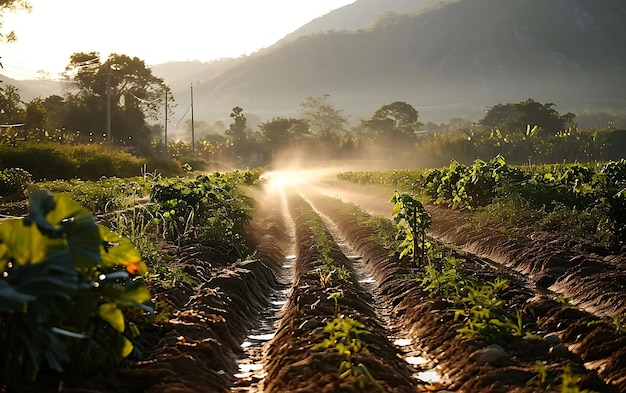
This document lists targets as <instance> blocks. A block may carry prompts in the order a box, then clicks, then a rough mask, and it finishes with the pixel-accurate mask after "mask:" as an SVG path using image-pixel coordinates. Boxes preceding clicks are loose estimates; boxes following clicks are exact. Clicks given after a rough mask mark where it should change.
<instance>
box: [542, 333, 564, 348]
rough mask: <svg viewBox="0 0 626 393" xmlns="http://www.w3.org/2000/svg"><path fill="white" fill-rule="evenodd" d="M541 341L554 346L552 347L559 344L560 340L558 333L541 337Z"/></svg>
mask: <svg viewBox="0 0 626 393" xmlns="http://www.w3.org/2000/svg"><path fill="white" fill-rule="evenodd" d="M543 341H544V342H545V343H546V344H548V345H550V346H554V345H557V344H560V343H561V339H560V338H559V335H558V333H548V334H546V335H545V336H543Z"/></svg>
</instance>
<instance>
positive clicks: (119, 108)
mask: <svg viewBox="0 0 626 393" xmlns="http://www.w3.org/2000/svg"><path fill="white" fill-rule="evenodd" d="M66 73H67V75H72V76H73V83H74V85H75V87H76V88H77V89H78V93H76V94H75V97H74V99H73V100H70V103H72V102H73V103H75V104H78V105H77V106H78V107H77V108H74V110H75V111H77V112H79V113H81V112H87V113H91V116H92V117H93V118H96V119H98V120H97V121H96V122H95V123H96V124H94V123H93V122H89V121H88V122H82V124H76V125H75V126H80V128H79V129H80V130H81V132H83V131H85V132H94V131H98V132H102V131H104V130H106V124H107V121H108V120H109V119H108V110H107V108H109V105H110V111H111V112H110V115H111V117H110V121H111V133H112V137H113V139H114V140H115V141H116V143H123V144H128V143H130V144H132V145H135V146H137V143H139V141H145V140H146V139H148V137H149V134H150V127H149V126H148V124H147V121H146V119H148V118H151V119H154V120H156V119H158V118H159V117H160V115H161V114H162V112H163V110H162V108H163V106H164V101H165V94H168V98H169V97H171V95H170V92H169V87H167V86H166V85H165V84H164V82H163V79H161V78H158V77H156V76H154V75H153V74H152V71H151V70H150V68H148V67H146V64H145V62H144V61H143V60H141V59H139V58H137V57H130V56H127V55H120V54H117V53H112V54H110V55H109V57H108V59H107V60H106V61H105V62H101V59H100V55H99V53H98V52H90V53H84V52H83V53H75V54H73V55H72V56H71V57H70V64H69V65H68V66H67V67H66ZM169 100H171V98H169ZM81 117H82V118H84V117H83V116H81ZM85 120H86V119H85ZM94 128H96V129H94ZM131 141H134V142H131Z"/></svg>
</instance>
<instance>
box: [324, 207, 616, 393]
mask: <svg viewBox="0 0 626 393" xmlns="http://www.w3.org/2000/svg"><path fill="white" fill-rule="evenodd" d="M325 198H326V197H325ZM326 199H327V201H326V202H325V203H324V204H321V203H320V206H325V207H324V209H323V213H324V214H326V215H329V216H332V217H336V218H340V217H343V219H338V221H337V222H338V223H339V226H340V229H341V231H342V232H343V233H344V234H345V235H346V237H347V238H348V239H350V240H351V241H353V242H354V244H357V245H359V248H360V249H361V250H362V251H365V250H367V252H364V255H375V249H376V248H377V247H382V246H384V244H380V243H381V242H380V240H381V239H384V237H383V238H381V236H380V233H381V226H380V225H379V224H378V223H377V222H376V220H373V219H372V218H371V217H369V216H368V215H367V214H365V213H363V212H362V211H360V209H359V208H358V207H356V206H354V205H347V204H345V203H342V202H341V201H338V200H333V198H326ZM385 232H389V229H388V230H387V231H385ZM386 239H387V240H386V241H385V242H383V243H386V244H387V246H386V247H387V248H388V249H392V250H395V252H396V255H398V254H399V253H400V250H399V249H397V248H396V246H397V240H395V235H390V234H389V233H388V235H387V236H386ZM430 241H431V242H432V247H431V248H430V249H429V251H428V253H427V257H426V260H427V261H428V262H427V263H426V265H425V266H422V267H418V266H415V265H414V264H413V262H412V260H411V258H410V257H405V258H404V260H401V261H399V262H397V263H391V264H390V263H389V261H388V260H387V261H385V260H377V259H376V258H372V259H370V260H366V262H367V263H368V264H373V268H374V271H376V272H377V273H376V274H375V278H377V279H379V280H380V281H381V284H380V288H379V289H380V291H381V292H382V293H386V294H387V295H388V296H390V297H389V299H388V302H389V303H390V304H394V305H396V306H395V307H394V313H397V314H398V315H402V316H403V321H404V323H406V324H407V330H409V331H411V332H413V333H414V334H415V335H416V337H415V338H416V340H418V341H420V342H422V343H423V345H424V347H425V349H426V350H427V351H428V352H430V353H431V355H433V356H435V357H436V358H437V359H438V360H439V362H440V363H441V365H442V366H443V367H444V369H443V370H444V372H445V371H448V372H449V374H448V375H450V376H453V377H454V378H455V379H453V380H452V381H451V387H452V388H456V389H461V390H465V391H510V390H512V389H517V390H516V391H549V390H550V389H553V388H556V387H557V386H560V387H561V389H563V391H583V390H582V389H583V388H584V389H590V390H586V391H592V390H593V391H602V392H604V391H606V392H609V391H618V389H622V388H623V382H621V381H620V378H621V376H622V375H623V373H622V371H621V369H620V367H619V366H617V364H620V362H622V361H623V354H621V353H620V352H619V351H615V352H613V353H610V352H608V351H609V350H608V349H609V348H613V349H617V348H620V342H621V340H622V338H620V337H621V335H622V333H621V329H622V327H621V326H622V325H621V324H620V323H617V324H614V323H611V322H610V321H601V320H599V319H598V318H597V317H593V316H591V315H589V314H587V313H585V312H583V311H581V310H579V309H577V308H576V307H575V306H574V305H572V304H570V303H568V302H567V300H564V299H563V298H559V297H557V296H554V297H553V298H552V299H550V298H549V296H546V295H545V294H533V292H532V291H531V290H530V289H529V288H527V287H526V286H525V283H524V281H523V280H521V279H520V278H519V276H518V275H516V274H514V273H509V272H508V271H507V270H506V269H503V268H502V267H498V266H490V265H488V264H486V262H484V261H482V262H481V261H479V260H477V259H476V258H474V257H472V256H471V255H463V254H458V253H456V252H453V251H452V250H447V249H445V248H442V247H441V246H439V245H437V244H436V242H434V241H433V240H432V239H430ZM375 243H378V244H379V245H378V246H377V245H376V244H375ZM609 332H612V333H609ZM568 348H570V349H568ZM572 348H575V352H572V351H571V349H572ZM492 356H493V357H492ZM468 359H469V361H468ZM600 359H602V360H600ZM586 362H587V363H586ZM588 362H592V363H593V362H597V363H594V364H604V366H603V368H601V369H600V371H596V370H593V367H595V366H593V365H592V366H591V367H592V369H586V368H585V366H584V364H592V363H588ZM597 372H600V373H601V378H602V379H604V380H605V382H601V381H600V380H599V378H598V375H597V374H596V373H597ZM618 386H619V387H618ZM492 389H493V390H492ZM506 389H508V390H506ZM567 389H569V390H567Z"/></svg>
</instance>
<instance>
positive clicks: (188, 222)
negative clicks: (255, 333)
mask: <svg viewBox="0 0 626 393" xmlns="http://www.w3.org/2000/svg"><path fill="white" fill-rule="evenodd" d="M2 176H4V177H2ZM7 178H8V179H9V181H5V183H7V184H9V185H11V186H12V187H14V190H17V191H23V188H24V187H26V184H24V183H28V181H29V180H30V179H29V178H28V176H25V175H24V173H23V172H22V171H19V170H17V171H16V170H5V171H2V173H1V175H0V180H2V179H5V180H6V179H7ZM258 179H259V173H258V172H255V171H249V172H237V171H236V172H230V173H217V172H215V173H213V174H208V175H200V176H196V177H177V178H159V177H147V176H144V177H141V178H133V179H117V178H108V179H102V180H100V181H98V182H82V181H78V180H73V181H66V182H64V181H55V182H47V183H39V184H37V185H34V184H31V185H29V186H28V191H27V194H28V202H29V206H28V214H27V215H26V216H25V217H19V218H18V217H15V218H10V219H4V220H2V221H0V390H2V391H4V390H7V391H29V390H30V389H31V388H30V386H31V385H32V384H33V383H34V382H35V381H36V380H37V379H38V377H39V376H40V374H41V373H50V372H53V373H56V374H58V375H89V374H91V373H100V372H102V370H104V369H107V368H111V367H116V366H117V365H119V364H120V363H121V362H122V361H123V360H125V359H137V358H140V356H141V350H140V349H139V348H138V347H137V345H136V343H137V340H138V337H139V335H140V333H141V330H142V327H143V326H145V324H152V323H154V321H155V320H154V318H155V315H157V316H158V315H165V314H167V312H166V310H159V307H161V306H162V305H160V304H152V303H151V299H152V298H153V296H152V293H151V292H152V291H151V289H152V288H159V287H161V288H162V287H168V286H172V285H175V283H176V281H177V280H185V279H186V277H185V274H184V273H183V272H181V271H179V270H177V269H175V268H172V267H171V266H170V265H169V261H170V260H171V259H172V256H171V255H168V254H167V253H166V252H164V251H163V250H162V249H160V245H163V244H175V245H185V244H189V243H198V244H201V243H202V244H210V245H212V247H215V248H216V252H219V253H221V254H223V255H224V258H232V259H235V258H238V257H240V256H242V255H244V254H245V253H246V252H247V251H246V248H245V244H244V242H243V239H242V237H241V233H242V230H243V226H244V224H245V223H246V222H247V220H248V219H249V217H250V211H251V208H252V206H253V201H252V199H251V198H249V197H247V196H246V193H245V191H244V189H245V188H246V187H247V186H252V185H254V184H256V182H257V181H258ZM0 184H2V183H1V182H0ZM50 190H53V191H54V192H51V191H50ZM140 202H141V203H140ZM85 206H88V207H89V208H86V207H85ZM92 211H93V213H92ZM103 213H107V214H105V215H102V214H103ZM155 311H156V312H155Z"/></svg>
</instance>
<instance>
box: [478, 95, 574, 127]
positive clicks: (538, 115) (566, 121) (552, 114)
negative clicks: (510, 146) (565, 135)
mask: <svg viewBox="0 0 626 393" xmlns="http://www.w3.org/2000/svg"><path fill="white" fill-rule="evenodd" d="M555 107H556V105H555V104H552V103H547V104H541V103H539V102H537V101H534V100H532V99H528V100H526V101H523V102H519V103H514V104H512V103H509V104H497V105H494V106H493V107H491V108H490V109H489V110H488V111H487V113H486V114H485V117H483V118H482V119H481V120H480V121H479V124H480V125H481V126H484V127H486V128H487V129H488V130H496V129H498V130H499V131H500V132H501V133H502V134H503V135H521V136H523V135H524V134H525V133H526V132H527V130H528V128H531V129H532V128H534V127H535V126H537V129H538V130H540V133H550V134H552V133H554V132H558V131H562V130H564V129H567V128H569V127H571V126H572V125H574V119H575V117H576V116H575V115H574V114H573V113H566V114H564V115H561V114H559V112H557V111H556V109H554V108H555Z"/></svg>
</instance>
